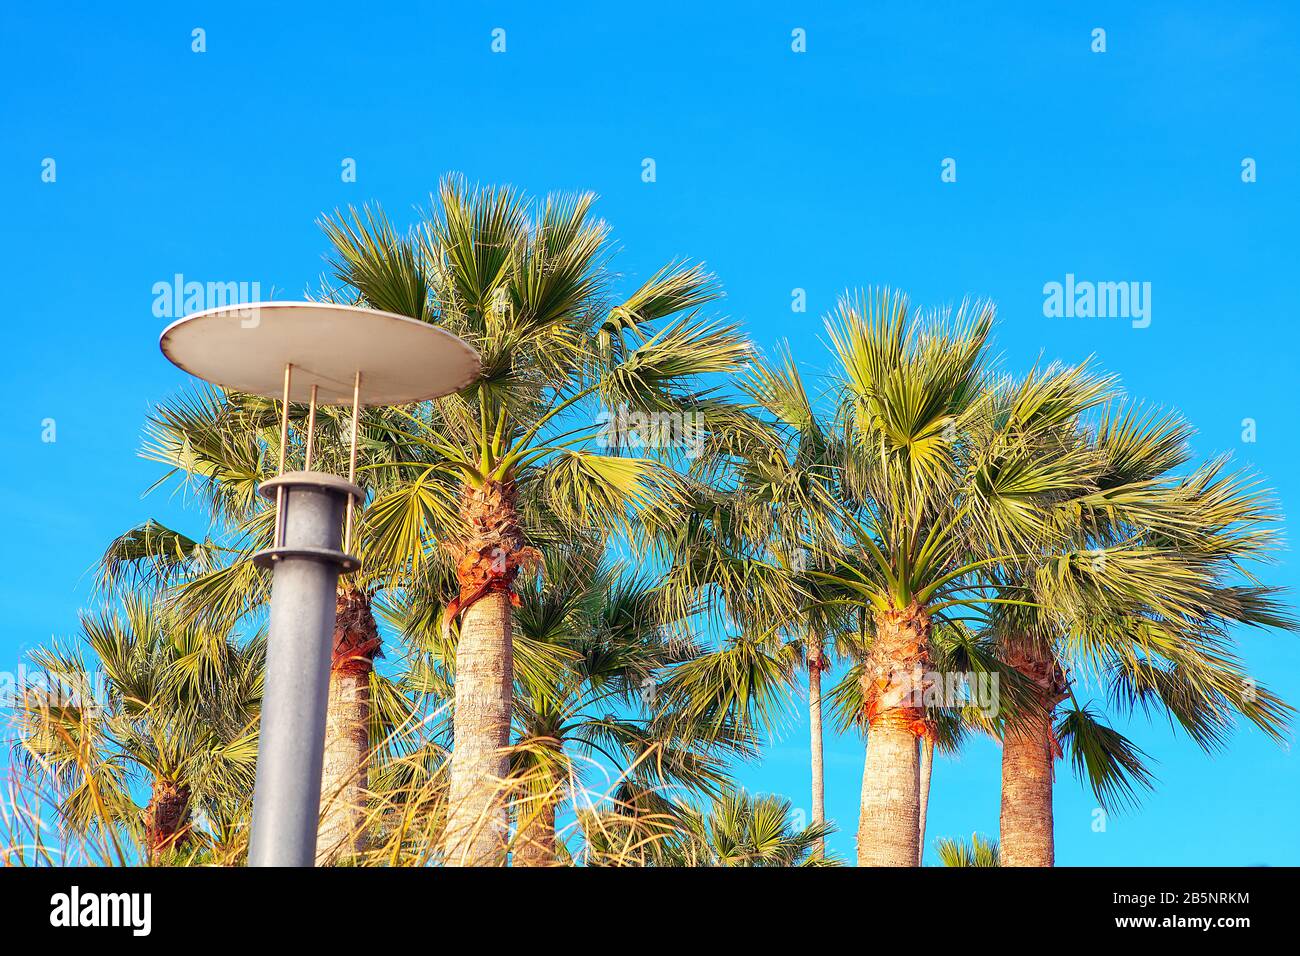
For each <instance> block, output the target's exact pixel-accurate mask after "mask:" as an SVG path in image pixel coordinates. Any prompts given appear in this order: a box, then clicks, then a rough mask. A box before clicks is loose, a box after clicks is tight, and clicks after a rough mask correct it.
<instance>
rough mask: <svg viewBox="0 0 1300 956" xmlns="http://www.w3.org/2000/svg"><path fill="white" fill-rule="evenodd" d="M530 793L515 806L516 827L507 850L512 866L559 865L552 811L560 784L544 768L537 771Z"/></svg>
mask: <svg viewBox="0 0 1300 956" xmlns="http://www.w3.org/2000/svg"><path fill="white" fill-rule="evenodd" d="M532 782H533V783H535V786H534V787H531V788H530V789H531V790H534V791H535V792H533V793H531V794H530V795H529V796H528V797H527V798H526V799H524V800H522V801H521V802H520V803H519V805H518V807H517V808H516V815H517V818H518V820H519V827H518V829H517V831H516V833H515V839H514V844H513V846H512V850H511V854H510V862H511V864H512V865H513V866H558V865H559V855H558V853H557V852H556V851H557V848H558V846H559V841H558V839H557V838H556V833H555V811H556V805H557V803H558V802H559V786H558V784H556V783H555V781H554V780H553V778H552V775H551V774H550V773H549V772H547V771H546V770H545V769H541V770H539V771H538V772H537V779H536V780H535V781H532Z"/></svg>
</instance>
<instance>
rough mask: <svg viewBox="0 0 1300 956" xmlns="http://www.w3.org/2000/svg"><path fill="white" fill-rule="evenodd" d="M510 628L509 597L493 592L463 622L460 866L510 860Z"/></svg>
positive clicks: (452, 859) (456, 788) (456, 767)
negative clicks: (507, 842) (508, 817)
mask: <svg viewBox="0 0 1300 956" xmlns="http://www.w3.org/2000/svg"><path fill="white" fill-rule="evenodd" d="M511 625H512V621H511V608H510V596H509V595H508V594H505V593H501V592H493V593H491V594H489V595H487V596H486V597H484V598H482V599H481V600H479V601H477V602H475V603H474V604H473V605H472V606H471V607H470V608H469V609H468V610H467V611H466V612H465V616H464V619H463V620H462V622H461V626H460V645H459V647H458V649H457V651H456V713H455V721H456V726H455V744H454V749H453V751H452V758H451V786H450V793H449V794H448V806H447V845H446V859H447V862H448V863H449V864H451V865H454V866H500V865H503V864H504V862H505V859H504V857H505V844H506V838H507V833H506V799H505V798H506V793H505V787H506V777H507V774H508V771H509V769H510V756H509V753H508V752H507V750H506V747H507V746H508V745H509V743H510V706H511V690H512V688H513V684H514V659H513V656H512V651H511Z"/></svg>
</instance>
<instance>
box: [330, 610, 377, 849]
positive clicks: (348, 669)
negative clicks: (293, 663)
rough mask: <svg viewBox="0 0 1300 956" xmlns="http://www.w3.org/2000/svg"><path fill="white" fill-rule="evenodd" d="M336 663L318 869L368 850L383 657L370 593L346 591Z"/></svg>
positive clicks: (337, 624)
mask: <svg viewBox="0 0 1300 956" xmlns="http://www.w3.org/2000/svg"><path fill="white" fill-rule="evenodd" d="M335 606H336V612H337V613H336V618H335V624H334V653H333V658H332V660H331V663H330V684H329V709H328V711H327V714H328V716H327V718H326V725H325V763H324V766H323V769H322V772H321V804H322V806H323V813H322V815H321V822H320V828H319V830H318V831H317V834H316V865H317V866H325V865H328V864H331V863H336V862H338V861H339V860H340V859H343V858H345V857H348V856H351V855H353V854H356V853H360V852H361V851H362V850H363V849H365V838H366V809H367V801H368V799H369V783H370V781H369V766H370V673H371V671H372V670H374V657H375V655H376V654H378V653H379V647H380V640H379V628H378V626H377V625H376V623H375V616H374V613H373V612H372V611H371V609H370V598H369V596H368V595H367V594H366V593H365V592H364V591H359V590H356V589H353V588H350V587H346V586H344V587H340V588H339V591H338V597H337V601H336V605H335Z"/></svg>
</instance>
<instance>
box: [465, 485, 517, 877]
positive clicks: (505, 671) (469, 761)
mask: <svg viewBox="0 0 1300 956" xmlns="http://www.w3.org/2000/svg"><path fill="white" fill-rule="evenodd" d="M517 502H518V491H517V490H516V487H515V483H514V482H513V481H511V480H505V481H495V480H487V481H484V482H483V484H482V485H481V486H478V487H474V486H470V485H467V486H465V487H464V488H462V489H461V501H460V511H461V518H462V520H463V521H464V525H465V538H464V539H463V540H462V541H460V542H458V543H456V544H455V545H454V547H455V548H456V550H457V551H458V552H459V559H458V561H457V563H456V579H457V581H458V583H459V584H460V594H459V595H458V596H457V597H456V600H455V601H454V602H452V604H451V605H450V606H449V607H448V609H447V619H448V620H449V621H450V620H451V619H452V618H454V617H455V616H456V615H458V614H460V615H462V617H461V625H460V643H459V644H458V645H457V649H456V711H455V715H454V719H455V739H454V744H453V750H452V757H451V783H450V788H449V794H448V801H449V803H448V807H447V831H446V836H445V840H444V844H443V847H444V856H445V859H446V862H447V863H448V864H450V865H453V866H504V865H505V863H506V844H507V842H508V826H507V800H506V788H507V786H508V781H507V777H508V771H509V769H510V757H509V754H508V753H507V751H506V748H507V747H508V745H509V743H510V717H511V712H512V707H513V699H514V650H513V643H512V642H513V631H512V627H513V620H512V611H511V608H512V604H513V601H514V591H513V587H514V580H515V577H516V576H517V575H518V573H519V570H520V568H521V567H523V566H525V565H526V564H528V563H530V562H533V561H536V560H537V559H538V558H539V557H540V555H539V554H538V553H537V551H536V550H535V549H533V548H530V547H528V546H526V545H525V543H524V535H523V532H522V531H521V530H520V527H519V513H518V511H517V510H516V506H517Z"/></svg>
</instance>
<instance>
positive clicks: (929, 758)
mask: <svg viewBox="0 0 1300 956" xmlns="http://www.w3.org/2000/svg"><path fill="white" fill-rule="evenodd" d="M933 773H934V740H932V739H931V738H929V737H927V738H926V739H925V740H923V741H921V808H920V812H919V814H918V816H919V823H918V824H917V827H916V833H917V836H916V843H917V849H916V865H917V866H923V865H924V864H925V818H926V813H927V812H928V811H929V809H930V778H931V776H932V774H933Z"/></svg>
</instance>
